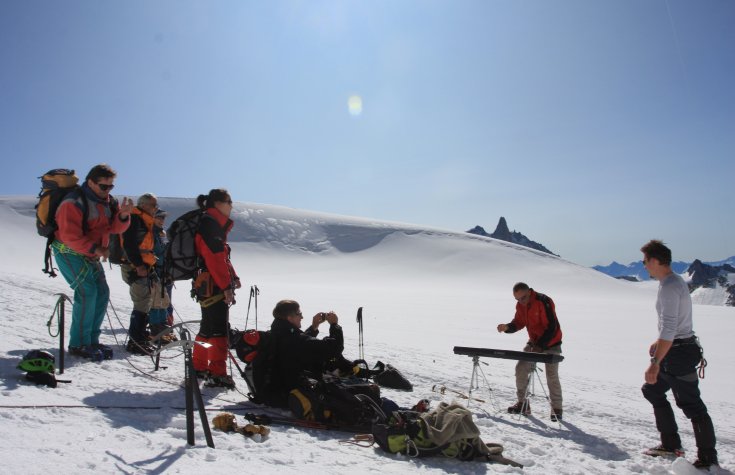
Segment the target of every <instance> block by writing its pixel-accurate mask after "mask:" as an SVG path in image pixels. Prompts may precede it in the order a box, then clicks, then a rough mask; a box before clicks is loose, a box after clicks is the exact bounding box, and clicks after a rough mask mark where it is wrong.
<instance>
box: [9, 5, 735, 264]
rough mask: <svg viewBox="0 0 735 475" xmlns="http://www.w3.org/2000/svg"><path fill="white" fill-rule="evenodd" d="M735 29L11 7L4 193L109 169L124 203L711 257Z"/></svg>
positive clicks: (727, 13) (730, 131)
mask: <svg viewBox="0 0 735 475" xmlns="http://www.w3.org/2000/svg"><path fill="white" fill-rule="evenodd" d="M733 25H735V1H733V0H705V1H697V2H693V1H688V0H687V1H682V0H668V1H664V0H649V1H640V0H598V1H589V0H576V1H573V0H565V1H554V0H539V1H532V0H528V1H521V0H507V1H497V0H478V1H469V0H452V1H449V0H447V1H429V0H422V1H396V0H390V1H372V0H371V1H359V2H358V1H267V2H266V1H262V2H254V1H224V0H222V1H214V2H205V1H185V0H184V1H165V0H158V1H134V0H133V1H125V2H113V1H92V0H88V1H73V0H71V1H70V0H65V1H64V2H57V1H35V0H23V1H21V0H17V1H16V0H6V1H3V2H0V157H1V158H2V163H3V168H4V173H3V180H2V186H0V194H6V195H14V194H24V195H28V194H34V193H37V191H38V189H39V181H38V179H37V177H38V176H39V175H41V174H42V173H43V172H45V171H46V170H48V169H50V168H56V167H67V168H75V169H76V170H78V172H79V173H80V174H81V175H84V174H86V171H87V170H88V169H89V168H90V167H91V166H92V165H94V164H96V163H100V162H106V163H109V164H111V165H112V166H113V167H114V168H115V169H116V170H117V171H118V174H119V176H118V179H117V182H116V183H117V185H118V186H117V187H116V189H115V192H116V194H118V195H120V194H130V195H137V194H141V193H144V192H149V191H150V192H153V193H156V194H158V195H159V196H190V197H193V196H196V195H197V194H199V193H204V192H206V191H208V190H209V189H210V188H215V187H225V188H228V189H229V190H230V191H231V193H232V195H233V198H234V199H235V200H237V201H246V202H255V203H267V204H277V205H284V206H289V207H294V208H303V209H309V210H314V211H321V212H330V213H338V214H346V215H352V216H364V217H369V218H375V219H381V220H392V221H401V222H408V223H415V224H425V225H430V226H437V227H442V228H447V229H453V230H467V229H470V228H471V227H473V226H475V225H477V224H479V225H482V226H484V227H485V228H486V229H487V230H488V232H492V231H493V230H494V228H495V225H496V224H497V221H498V219H499V217H500V216H505V217H506V219H507V220H508V224H509V226H510V228H511V230H513V229H515V230H518V231H521V232H523V233H524V234H526V235H527V236H528V237H530V238H531V239H534V240H536V241H539V242H541V243H543V244H544V245H545V246H546V247H548V248H549V249H551V250H552V251H554V252H556V253H557V254H560V255H562V257H565V258H567V259H570V260H572V261H574V262H577V263H579V264H583V265H593V264H607V263H609V262H610V261H612V260H618V261H620V262H624V263H627V262H629V261H633V260H637V259H639V258H640V253H639V251H638V249H639V248H640V246H641V245H642V244H643V243H644V242H646V241H647V240H648V239H650V238H661V239H663V240H664V241H666V242H667V243H669V244H670V245H671V247H672V249H673V251H674V258H675V259H677V260H678V259H681V260H691V259H694V258H701V259H704V260H716V259H722V258H725V257H728V256H731V255H733V254H735V221H734V220H733V219H732V201H733V200H732V195H733V192H732V190H733V185H732V184H733V180H734V177H735V87H734V86H733V84H735V28H733ZM351 96H359V97H360V98H361V101H362V109H361V111H359V112H360V113H359V114H358V113H357V112H358V111H357V110H354V109H353V110H352V111H350V109H349V108H348V100H349V98H350V97H351Z"/></svg>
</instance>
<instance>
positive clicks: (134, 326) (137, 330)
mask: <svg viewBox="0 0 735 475" xmlns="http://www.w3.org/2000/svg"><path fill="white" fill-rule="evenodd" d="M147 325H148V314H147V313H145V312H141V311H139V310H133V312H132V313H131V314H130V328H128V335H129V336H130V339H131V340H133V341H137V342H139V343H141V342H145V341H147V340H148V338H147V336H146V326H147Z"/></svg>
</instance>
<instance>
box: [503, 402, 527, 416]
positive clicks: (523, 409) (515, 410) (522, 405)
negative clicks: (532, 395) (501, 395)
mask: <svg viewBox="0 0 735 475" xmlns="http://www.w3.org/2000/svg"><path fill="white" fill-rule="evenodd" d="M508 414H522V415H524V416H530V415H531V403H530V402H528V401H523V402H521V401H518V402H517V403H515V404H513V405H512V406H510V407H509V408H508Z"/></svg>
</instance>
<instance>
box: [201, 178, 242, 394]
mask: <svg viewBox="0 0 735 475" xmlns="http://www.w3.org/2000/svg"><path fill="white" fill-rule="evenodd" d="M197 205H198V206H199V207H200V208H201V209H202V210H203V211H204V213H203V215H202V219H201V221H200V223H199V229H198V231H197V233H196V235H195V236H194V244H195V246H196V250H197V255H198V256H199V257H200V261H201V263H202V269H201V270H200V271H199V274H198V276H197V278H196V280H195V281H194V287H195V289H196V293H197V300H198V301H199V305H200V306H201V308H202V321H201V325H200V327H199V333H198V334H197V336H196V341H199V342H203V343H209V344H210V345H211V346H209V347H208V348H204V347H203V346H202V345H195V346H194V352H193V356H192V359H193V363H194V370H195V371H196V372H197V375H198V376H200V377H204V378H206V380H205V385H206V386H210V387H225V388H229V389H232V388H234V387H235V382H234V381H233V380H232V377H231V376H229V375H228V374H227V365H226V363H227V354H228V352H229V339H228V332H229V308H230V305H234V304H235V289H239V288H240V278H239V277H238V276H237V274H236V273H235V269H234V268H233V267H232V263H231V262H230V246H229V245H228V244H227V234H228V233H229V232H230V230H231V229H232V225H233V222H232V220H231V219H230V213H232V198H231V197H230V194H229V193H228V192H227V190H223V189H214V190H211V191H210V192H209V194H207V195H199V197H198V198H197Z"/></svg>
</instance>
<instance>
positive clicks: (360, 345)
mask: <svg viewBox="0 0 735 475" xmlns="http://www.w3.org/2000/svg"><path fill="white" fill-rule="evenodd" d="M357 328H358V331H359V338H358V343H357V344H358V349H359V353H358V354H359V355H360V359H361V360H365V343H364V341H363V338H362V307H360V308H358V309H357Z"/></svg>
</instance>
